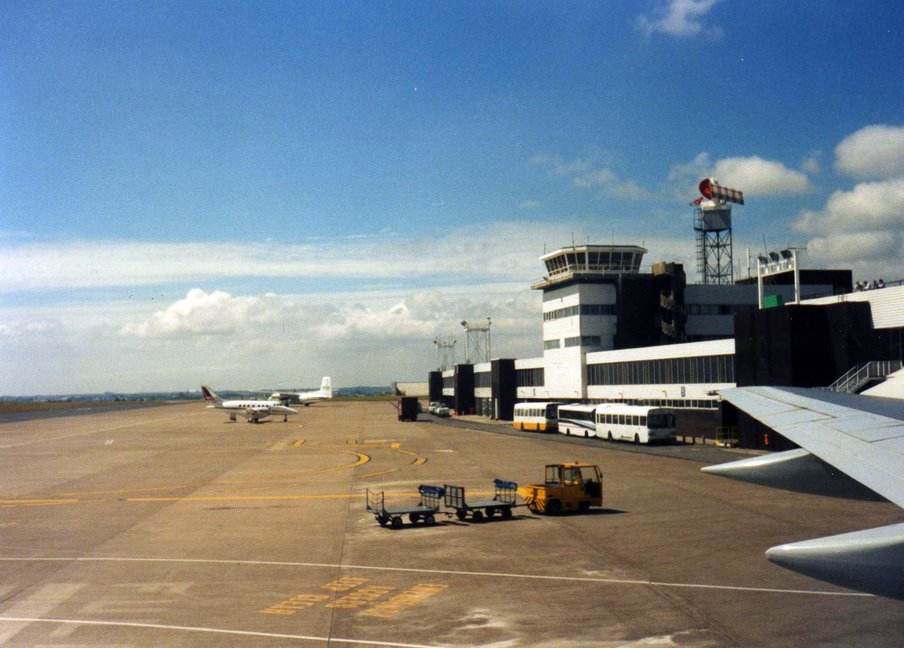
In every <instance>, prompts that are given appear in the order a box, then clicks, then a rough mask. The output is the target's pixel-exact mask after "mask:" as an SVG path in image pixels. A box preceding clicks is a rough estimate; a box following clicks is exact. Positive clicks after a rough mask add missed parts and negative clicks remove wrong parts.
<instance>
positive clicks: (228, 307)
mask: <svg viewBox="0 0 904 648" xmlns="http://www.w3.org/2000/svg"><path fill="white" fill-rule="evenodd" d="M286 310H287V306H286V304H285V303H284V301H283V300H282V298H280V297H277V296H276V295H272V294H266V295H263V296H262V297H250V296H241V297H233V296H232V295H230V294H229V293H227V292H223V291H221V290H216V291H214V292H212V293H207V292H205V291H203V290H201V289H200V288H194V289H192V290H189V291H188V294H187V295H186V296H185V298H184V299H180V300H179V301H177V302H175V303H173V304H171V305H170V306H169V307H167V308H166V309H164V310H161V311H157V312H156V313H154V314H153V316H151V317H150V318H149V319H147V320H144V321H141V322H128V323H127V324H125V325H124V326H123V327H122V328H121V329H120V333H121V334H123V335H132V336H137V337H165V338H171V337H180V336H186V335H202V336H207V335H227V334H236V333H238V332H243V331H245V330H246V329H247V328H249V327H253V326H258V325H272V324H273V323H275V322H279V321H280V320H281V319H282V318H283V317H284V316H285V311H286Z"/></svg>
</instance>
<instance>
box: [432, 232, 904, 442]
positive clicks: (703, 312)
mask: <svg viewBox="0 0 904 648" xmlns="http://www.w3.org/2000/svg"><path fill="white" fill-rule="evenodd" d="M645 253H646V250H645V249H644V248H642V247H638V246H634V245H573V246H570V247H567V248H562V249H559V250H556V251H554V252H550V253H549V254H545V255H544V256H542V257H541V261H542V262H543V264H544V266H545V270H546V272H545V274H544V276H543V278H542V279H541V280H539V281H537V282H535V283H534V284H533V285H532V286H531V287H532V288H533V289H535V290H541V291H542V292H543V307H542V318H543V326H542V332H543V333H542V338H543V339H542V348H543V355H542V356H538V357H534V358H518V359H503V358H500V359H493V360H492V361H490V362H484V363H479V364H458V365H455V366H454V367H453V368H452V369H449V370H446V371H442V372H440V371H435V372H431V374H430V376H429V386H430V400H436V401H444V402H445V403H446V404H447V405H448V406H449V407H450V408H452V409H453V410H454V411H455V412H458V413H462V414H466V413H474V414H480V415H484V416H489V417H492V418H497V419H502V420H510V419H511V418H512V410H513V407H514V404H515V403H516V402H525V401H536V402H543V401H559V402H587V403H603V402H620V403H628V404H643V405H661V406H667V407H672V408H679V409H681V410H688V411H695V412H698V413H699V412H707V411H708V412H711V413H712V420H713V421H716V420H717V419H718V418H719V417H718V412H719V409H720V404H721V401H720V398H719V395H718V391H719V390H720V389H725V388H729V387H734V386H745V385H754V384H757V385H765V384H770V385H790V386H802V387H825V386H829V385H831V384H832V383H833V382H835V381H836V379H838V378H839V377H840V376H842V375H843V374H845V373H846V372H848V371H849V370H850V369H851V368H852V367H856V366H859V365H860V364H862V363H865V362H867V361H873V360H883V361H885V360H892V361H898V366H900V360H901V359H902V358H904V352H902V340H904V286H901V285H898V286H889V287H887V288H883V289H881V290H869V291H863V292H852V288H853V283H852V276H851V272H850V271H849V270H800V271H797V272H795V273H794V274H795V275H797V276H798V277H799V278H798V280H797V281H796V282H795V279H794V277H793V276H791V275H790V273H780V274H777V275H776V276H774V277H770V278H769V281H762V282H758V281H757V278H756V277H753V278H749V279H747V280H744V281H739V282H735V283H720V284H688V283H687V281H686V277H685V273H684V269H683V267H682V266H681V265H680V264H675V263H655V264H653V265H652V266H651V268H650V271H649V272H642V271H641V265H642V261H643V256H644V254H645ZM760 283H762V287H761V286H760V285H759V284H760ZM761 288H762V292H761ZM796 292H797V296H796V295H795V293H796ZM764 293H765V297H764ZM795 299H797V300H798V301H799V303H796V304H794V303H791V302H794V301H795ZM761 304H764V305H770V306H772V307H770V308H760V305H761ZM742 441H744V440H743V439H742ZM744 445H748V446H751V445H752V446H754V447H758V446H762V442H761V440H757V439H747V440H746V443H744Z"/></svg>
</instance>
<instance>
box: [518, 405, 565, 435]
mask: <svg viewBox="0 0 904 648" xmlns="http://www.w3.org/2000/svg"><path fill="white" fill-rule="evenodd" d="M558 408H559V404H558V403H515V414H514V416H513V418H512V420H513V423H512V425H513V426H514V428H515V429H516V430H530V431H533V432H555V431H556V430H557V429H558V416H557V410H558Z"/></svg>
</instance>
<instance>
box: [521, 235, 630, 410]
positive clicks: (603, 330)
mask: <svg viewBox="0 0 904 648" xmlns="http://www.w3.org/2000/svg"><path fill="white" fill-rule="evenodd" d="M646 252H647V250H646V249H644V248H642V247H638V246H636V245H572V246H570V247H565V248H561V249H559V250H556V251H555V252H550V253H549V254H544V255H543V256H542V257H540V260H541V261H542V262H543V265H544V266H545V267H546V275H545V276H544V277H543V279H542V280H540V281H538V282H535V283H534V284H532V285H531V288H533V289H534V290H542V291H543V358H544V365H545V382H546V387H547V388H548V389H549V391H550V392H551V393H554V394H556V397H557V398H573V399H575V400H581V399H583V398H586V393H585V389H584V380H583V376H584V370H585V365H586V360H585V357H586V354H587V353H588V352H591V351H606V350H610V349H614V348H615V337H616V334H617V332H618V330H617V321H618V317H617V311H616V306H617V296H618V293H619V280H620V277H622V276H623V275H636V274H637V273H638V272H639V271H640V264H641V261H642V260H643V255H644V254H646Z"/></svg>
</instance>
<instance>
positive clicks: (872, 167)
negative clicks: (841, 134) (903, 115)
mask: <svg viewBox="0 0 904 648" xmlns="http://www.w3.org/2000/svg"><path fill="white" fill-rule="evenodd" d="M835 167H836V168H837V169H838V170H839V171H841V172H842V173H846V174H848V175H850V176H852V177H854V178H858V179H863V180H867V179H889V178H900V177H904V126H887V125H883V124H880V125H874V126H866V127H864V128H861V129H860V130H858V131H857V132H856V133H853V134H851V135H848V136H847V137H845V138H844V139H843V140H842V141H841V143H840V144H839V145H838V146H836V147H835Z"/></svg>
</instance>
